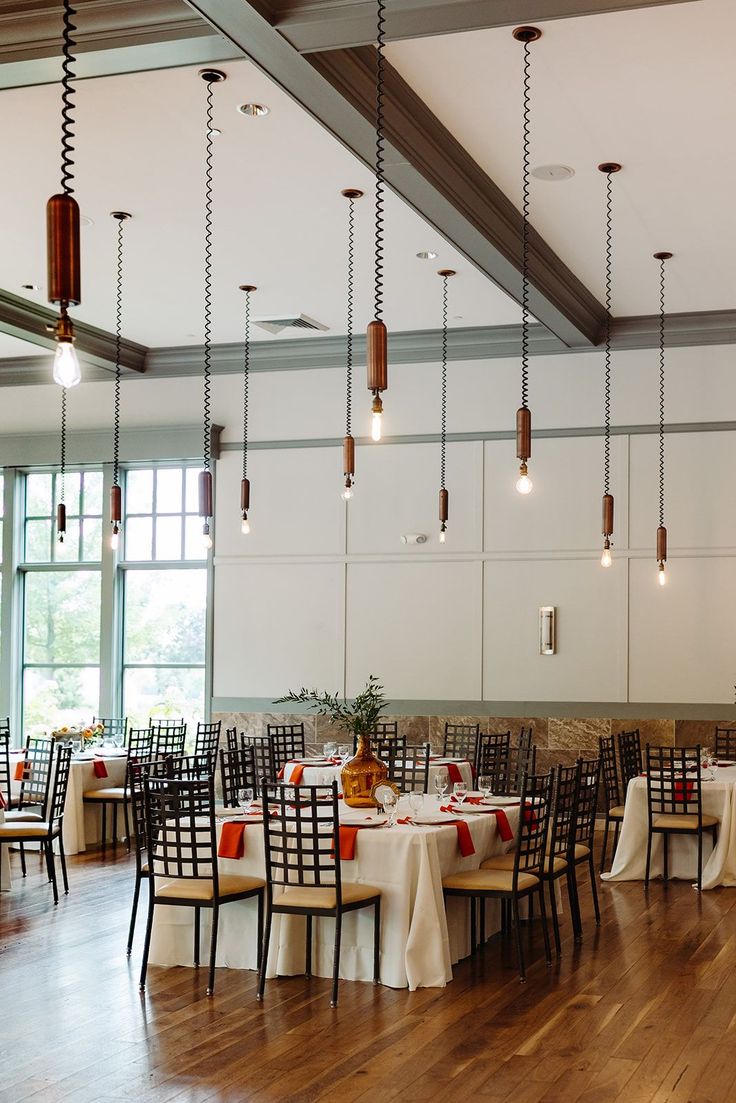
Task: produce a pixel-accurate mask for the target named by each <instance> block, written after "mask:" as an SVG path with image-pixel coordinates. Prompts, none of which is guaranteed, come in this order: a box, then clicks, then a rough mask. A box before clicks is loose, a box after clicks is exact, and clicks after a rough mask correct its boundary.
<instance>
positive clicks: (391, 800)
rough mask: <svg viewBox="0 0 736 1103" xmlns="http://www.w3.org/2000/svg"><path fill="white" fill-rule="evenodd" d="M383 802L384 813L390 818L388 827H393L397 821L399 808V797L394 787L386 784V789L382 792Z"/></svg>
mask: <svg viewBox="0 0 736 1103" xmlns="http://www.w3.org/2000/svg"><path fill="white" fill-rule="evenodd" d="M381 804H382V806H383V812H384V815H385V816H386V817H387V818H388V823H387V824H386V826H387V827H393V826H394V824H395V823H396V814H397V812H398V808H399V798H398V796H397V795H396V793H395V792H394V791H393V789H390V788H389V787H388V786H386V791H385V792H382V793H381Z"/></svg>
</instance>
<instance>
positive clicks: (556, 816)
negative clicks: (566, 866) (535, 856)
mask: <svg viewBox="0 0 736 1103" xmlns="http://www.w3.org/2000/svg"><path fill="white" fill-rule="evenodd" d="M552 772H553V786H552V815H551V817H550V823H549V842H548V845H547V851H548V855H549V860H550V861H549V864H550V868H552V867H553V866H554V861H553V859H554V858H555V857H565V856H566V855H567V854H568V853H569V851H570V849H571V848H572V845H573V841H574V837H575V831H576V828H577V820H576V813H577V791H578V765H577V763H576V764H575V765H574V766H561V765H560V766H556V767H555V768H554V770H553V771H552Z"/></svg>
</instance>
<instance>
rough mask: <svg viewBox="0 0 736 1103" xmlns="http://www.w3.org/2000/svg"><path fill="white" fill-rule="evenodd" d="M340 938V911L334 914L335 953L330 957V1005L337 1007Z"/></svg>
mask: <svg viewBox="0 0 736 1103" xmlns="http://www.w3.org/2000/svg"><path fill="white" fill-rule="evenodd" d="M341 938H342V912H340V911H338V913H337V915H336V916H335V953H334V957H333V959H332V999H331V1000H330V1007H337V983H338V980H339V977H340V940H341Z"/></svg>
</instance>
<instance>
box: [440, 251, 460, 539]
mask: <svg viewBox="0 0 736 1103" xmlns="http://www.w3.org/2000/svg"><path fill="white" fill-rule="evenodd" d="M437 274H438V275H439V276H441V277H442V384H441V388H440V391H441V399H440V408H441V417H440V544H444V542H445V539H446V533H447V520H448V517H449V506H450V493H449V491H448V489H447V487H446V486H445V466H446V462H445V461H446V459H447V281H448V280H449V279H450V277H451V276H454V275H456V273H455V272H454V271H453V270H452V268H440V270H439V272H438V273H437Z"/></svg>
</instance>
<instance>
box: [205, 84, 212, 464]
mask: <svg viewBox="0 0 736 1103" xmlns="http://www.w3.org/2000/svg"><path fill="white" fill-rule="evenodd" d="M212 121H213V120H212V82H211V81H208V82H207V113H206V127H205V129H206V156H205V204H204V211H205V214H204V396H203V401H202V410H203V414H204V444H203V467H204V469H205V471H209V467H210V403H211V385H212V384H211V378H212V358H211V350H210V345H211V321H210V316H211V312H212Z"/></svg>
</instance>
